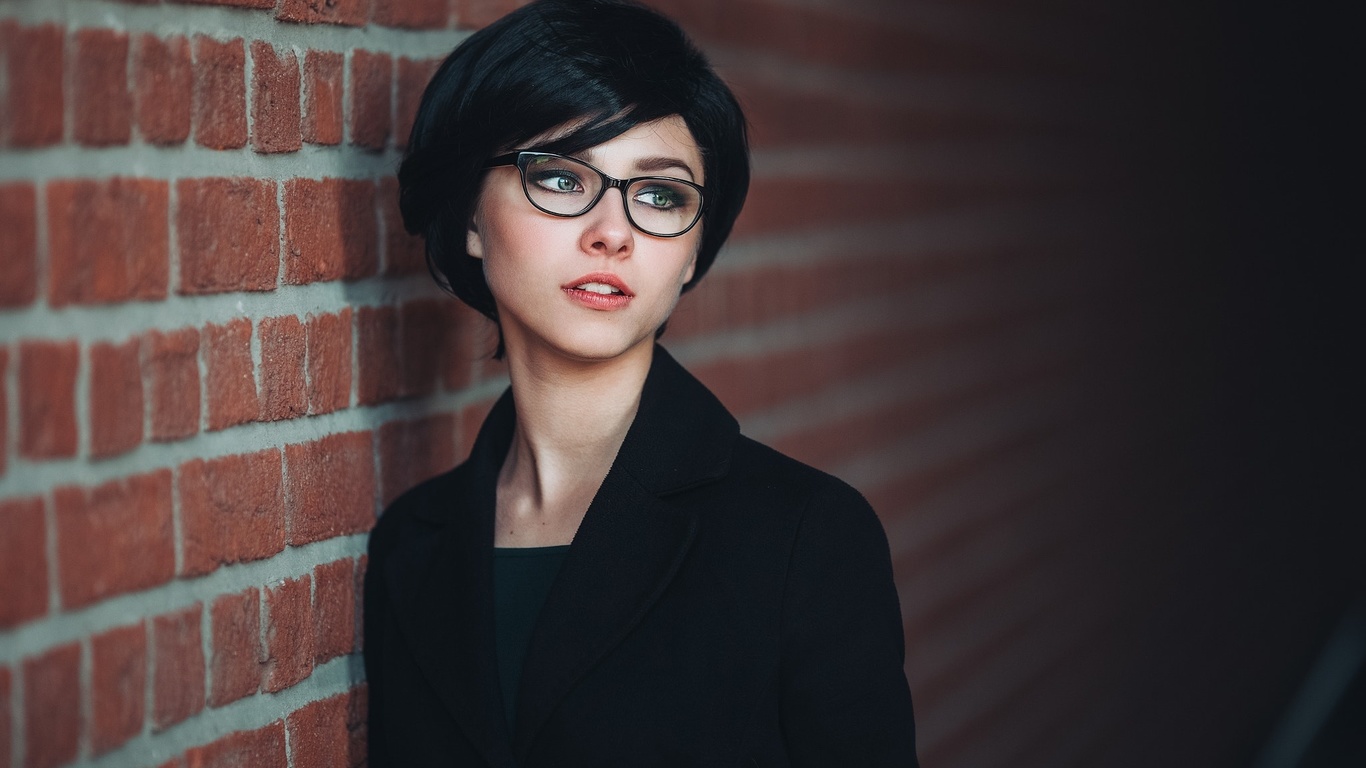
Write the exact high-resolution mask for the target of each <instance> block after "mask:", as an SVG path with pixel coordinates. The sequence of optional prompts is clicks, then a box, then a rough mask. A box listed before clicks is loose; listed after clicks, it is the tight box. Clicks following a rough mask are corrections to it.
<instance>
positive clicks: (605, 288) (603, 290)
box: [561, 272, 635, 298]
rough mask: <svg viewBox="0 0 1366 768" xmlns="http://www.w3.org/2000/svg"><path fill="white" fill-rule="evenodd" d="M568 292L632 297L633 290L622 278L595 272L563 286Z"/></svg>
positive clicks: (607, 273)
mask: <svg viewBox="0 0 1366 768" xmlns="http://www.w3.org/2000/svg"><path fill="white" fill-rule="evenodd" d="M561 287H562V288H564V289H565V290H567V291H583V292H585V293H592V294H596V295H598V296H626V297H628V298H629V297H631V296H634V295H635V294H633V293H631V289H630V288H629V287H627V285H626V282H625V281H623V280H622V279H621V278H620V277H617V276H616V275H614V274H612V273H610V272H594V273H593V274H591V275H584V276H583V277H580V278H579V279H577V280H573V281H571V282H568V283H565V284H564V285H563V286H561Z"/></svg>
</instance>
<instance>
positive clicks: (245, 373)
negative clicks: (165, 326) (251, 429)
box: [204, 317, 261, 430]
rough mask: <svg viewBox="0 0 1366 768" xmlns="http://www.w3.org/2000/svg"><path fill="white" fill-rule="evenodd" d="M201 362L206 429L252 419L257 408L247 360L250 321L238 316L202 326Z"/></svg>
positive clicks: (252, 379)
mask: <svg viewBox="0 0 1366 768" xmlns="http://www.w3.org/2000/svg"><path fill="white" fill-rule="evenodd" d="M204 365H205V371H206V374H207V376H208V379H207V383H208V388H207V392H206V393H205V396H206V398H207V400H208V411H209V429H211V430H219V429H227V428H228V427H231V426H234V425H237V424H245V423H247V422H249V421H255V420H256V417H257V415H258V414H260V412H261V406H260V403H259V402H258V401H257V398H256V376H255V373H254V364H253V363H252V360H251V321H250V320H248V319H246V318H244V317H239V318H237V319H235V320H230V321H228V324H227V325H210V326H207V327H206V328H205V329H204Z"/></svg>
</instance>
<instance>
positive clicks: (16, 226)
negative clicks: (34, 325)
mask: <svg viewBox="0 0 1366 768" xmlns="http://www.w3.org/2000/svg"><path fill="white" fill-rule="evenodd" d="M0 254H4V256H3V258H0V307H22V306H25V305H27V304H32V303H33V300H34V299H35V298H37V296H38V195H37V191H36V190H35V189H34V186H33V185H32V184H30V183H28V182H17V183H14V184H0Z"/></svg>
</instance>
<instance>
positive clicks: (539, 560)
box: [493, 544, 569, 731]
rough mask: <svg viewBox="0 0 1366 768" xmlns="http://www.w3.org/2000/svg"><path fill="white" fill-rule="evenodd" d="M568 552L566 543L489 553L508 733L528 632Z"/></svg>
mask: <svg viewBox="0 0 1366 768" xmlns="http://www.w3.org/2000/svg"><path fill="white" fill-rule="evenodd" d="M568 551H569V545H568V544H564V545H561V546H557V547H518V548H505V547H496V548H495V549H494V550H493V632H494V642H495V643H496V645H497V649H498V679H499V682H500V683H501V684H502V689H503V709H504V710H506V714H507V719H508V730H509V731H513V730H515V729H514V727H513V726H514V723H513V721H514V717H515V714H516V712H517V684H518V682H520V681H521V679H522V662H523V661H525V660H526V649H527V646H528V645H530V644H531V632H532V630H534V629H535V628H536V618H537V617H538V616H540V614H541V607H542V606H543V605H545V599H546V596H547V595H549V594H550V585H551V584H553V583H555V574H557V573H559V572H560V564H561V563H563V562H564V556H565V553H566V552H568Z"/></svg>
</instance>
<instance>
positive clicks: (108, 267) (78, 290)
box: [47, 178, 170, 307]
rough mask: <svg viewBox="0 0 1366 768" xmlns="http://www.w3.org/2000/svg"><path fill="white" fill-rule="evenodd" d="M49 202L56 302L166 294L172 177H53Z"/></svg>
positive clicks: (52, 287) (50, 292)
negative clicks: (93, 179) (98, 179)
mask: <svg viewBox="0 0 1366 768" xmlns="http://www.w3.org/2000/svg"><path fill="white" fill-rule="evenodd" d="M47 206H48V208H47V211H48V251H49V258H50V259H51V275H50V277H49V278H48V298H49V301H51V302H52V304H53V306H58V307H60V306H64V305H66V304H70V303H78V304H92V303H103V302H115V301H128V300H130V299H162V298H165V297H166V284H167V280H168V275H169V270H170V250H169V249H170V229H169V226H168V217H167V210H168V206H169V186H168V185H167V183H166V182H164V181H158V180H155V179H131V178H114V179H110V180H108V181H90V180H70V181H53V182H50V183H49V184H48V185H47Z"/></svg>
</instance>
